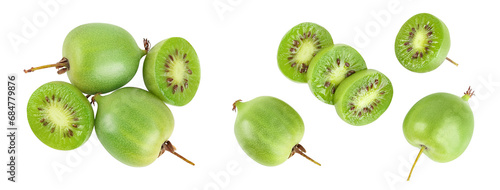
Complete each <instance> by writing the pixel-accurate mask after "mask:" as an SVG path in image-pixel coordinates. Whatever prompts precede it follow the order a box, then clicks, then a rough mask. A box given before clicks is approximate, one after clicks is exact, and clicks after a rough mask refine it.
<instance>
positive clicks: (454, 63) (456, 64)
mask: <svg viewBox="0 0 500 190" xmlns="http://www.w3.org/2000/svg"><path fill="white" fill-rule="evenodd" d="M446 60H448V61H449V62H451V63H453V65H455V66H457V67H458V63H456V62H455V61H453V60H451V59H450V58H448V57H446Z"/></svg>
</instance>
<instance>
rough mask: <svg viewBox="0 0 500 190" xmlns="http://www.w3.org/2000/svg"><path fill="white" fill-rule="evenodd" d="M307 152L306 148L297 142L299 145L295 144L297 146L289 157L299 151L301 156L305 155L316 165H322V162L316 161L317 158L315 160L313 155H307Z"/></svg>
mask: <svg viewBox="0 0 500 190" xmlns="http://www.w3.org/2000/svg"><path fill="white" fill-rule="evenodd" d="M305 152H306V149H305V148H304V147H303V146H302V145H300V144H297V145H295V146H294V147H293V148H292V152H291V153H290V156H289V157H288V158H290V157H292V156H293V155H294V154H295V153H297V154H300V155H301V156H303V157H304V158H306V159H308V160H309V161H311V162H313V163H315V164H316V165H318V166H321V164H320V163H318V162H316V161H315V160H313V159H312V158H311V157H309V156H307V155H306V154H305Z"/></svg>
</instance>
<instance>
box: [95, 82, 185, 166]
mask: <svg viewBox="0 0 500 190" xmlns="http://www.w3.org/2000/svg"><path fill="white" fill-rule="evenodd" d="M94 99H95V101H96V102H97V104H98V109H97V114H96V118H95V130H96V134H97V138H99V141H100V142H101V144H102V145H103V146H104V148H106V150H107V151H108V152H109V153H110V154H111V155H112V156H113V157H114V158H116V159H117V160H119V161H120V162H122V163H124V164H126V165H129V166H134V167H143V166H147V165H149V164H151V163H153V161H155V160H156V158H158V157H159V156H160V155H162V154H163V152H165V151H169V152H171V153H173V154H175V155H177V156H180V155H178V154H177V153H176V152H175V147H173V146H172V144H171V143H170V141H168V138H169V137H170V135H172V132H173V130H174V117H173V115H172V112H171V111H170V109H169V108H168V107H167V105H165V103H163V101H161V100H160V99H158V98H157V97H156V96H155V95H153V94H151V93H149V92H147V91H145V90H142V89H139V88H135V87H125V88H121V89H118V90H116V91H114V92H113V93H111V94H109V95H106V96H101V95H100V94H97V95H95V96H94ZM180 157H181V156H180ZM181 158H182V159H184V158H183V157H181ZM184 160H185V159H184ZM186 161H187V160H186ZM187 162H189V161H187ZM189 163H190V164H192V162H189ZM193 165H194V164H193Z"/></svg>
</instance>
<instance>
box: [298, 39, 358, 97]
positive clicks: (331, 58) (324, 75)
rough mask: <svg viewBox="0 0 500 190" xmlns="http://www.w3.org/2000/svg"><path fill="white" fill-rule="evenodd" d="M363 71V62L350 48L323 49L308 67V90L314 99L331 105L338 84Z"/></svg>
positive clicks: (343, 45)
mask: <svg viewBox="0 0 500 190" xmlns="http://www.w3.org/2000/svg"><path fill="white" fill-rule="evenodd" d="M365 69H366V63H365V60H364V59H363V57H361V55H360V54H359V53H358V51H356V50H355V49H354V48H352V47H351V46H348V45H345V44H336V45H334V46H330V47H327V48H324V49H323V50H321V51H320V52H319V53H318V54H317V55H316V56H315V57H314V58H313V59H312V60H311V64H310V65H309V71H308V72H307V78H308V79H309V80H308V83H309V88H310V89H311V92H312V93H313V94H314V96H316V98H318V99H319V100H321V101H323V102H325V103H327V104H332V105H333V94H334V93H335V90H336V89H337V87H338V85H339V84H340V82H342V81H343V80H344V79H345V78H347V77H349V76H351V75H352V74H354V73H356V72H357V71H361V70H365Z"/></svg>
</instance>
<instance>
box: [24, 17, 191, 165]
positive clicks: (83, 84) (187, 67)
mask: <svg viewBox="0 0 500 190" xmlns="http://www.w3.org/2000/svg"><path fill="white" fill-rule="evenodd" d="M144 46H145V50H141V49H140V48H139V47H138V46H137V44H136V43H135V40H134V39H133V38H132V36H131V35H130V34H129V33H128V32H127V31H126V30H124V29H123V28H121V27H118V26H115V25H111V24H105V23H90V24H84V25H80V26H78V27H76V28H75V29H73V30H72V31H71V32H70V33H69V34H68V35H67V36H66V39H65V41H64V45H63V58H62V59H61V61H60V62H58V63H56V64H52V65H46V66H41V67H36V68H31V69H28V70H25V72H26V73H27V72H33V71H35V70H38V69H43V68H48V67H55V68H56V69H58V74H63V73H68V78H69V79H70V81H71V84H69V83H66V82H61V81H54V82H49V83H46V84H44V85H42V86H40V87H39V88H38V89H37V90H35V92H34V93H33V94H32V95H31V97H30V100H29V102H28V106H27V116H28V122H29V124H30V127H31V129H32V131H33V132H34V134H35V135H36V136H37V138H38V139H39V140H40V141H42V142H43V143H44V144H46V145H48V146H50V147H52V148H54V149H58V150H71V149H75V148H77V147H79V146H81V145H82V144H83V143H85V142H86V141H87V140H88V138H89V137H90V135H91V133H92V130H93V128H94V124H95V127H96V132H97V133H98V137H99V140H100V141H101V143H102V144H103V145H104V146H105V148H106V149H107V150H108V152H110V153H112V152H115V153H116V151H112V150H111V149H114V150H116V149H119V148H117V143H116V142H122V141H120V140H119V139H122V140H123V138H125V137H126V136H125V135H123V134H124V133H126V132H127V131H129V132H130V131H135V132H137V131H138V130H146V129H147V128H150V129H155V130H158V131H161V133H160V134H164V135H158V134H152V133H153V132H154V131H153V132H147V131H146V132H143V133H135V134H134V135H136V136H135V137H134V138H136V139H149V140H151V138H148V137H139V136H138V135H147V134H150V135H152V136H153V137H158V138H159V139H158V141H161V143H162V144H159V145H157V146H156V145H155V147H153V148H152V149H151V150H153V152H154V150H156V149H158V151H157V152H156V153H153V154H156V155H154V156H156V157H158V154H159V153H163V152H164V151H170V152H172V153H173V152H174V150H175V148H174V147H173V146H172V145H171V144H170V143H169V144H168V145H167V143H166V140H168V137H169V136H170V134H171V132H172V130H173V116H172V114H171V113H170V110H169V109H168V107H167V106H166V105H165V104H164V102H166V103H168V104H171V105H176V106H183V105H186V104H187V103H189V102H190V101H191V100H192V98H193V97H194V95H195V93H196V91H197V89H198V85H199V82H200V65H199V60H198V56H197V54H196V52H195V50H194V48H193V47H192V46H191V45H190V44H189V42H187V41H186V40H185V39H183V38H179V37H173V38H169V39H166V40H163V41H161V42H160V43H158V44H156V45H155V46H154V47H153V48H152V49H151V51H149V41H147V40H144ZM144 55H146V59H145V61H144V68H143V76H144V83H145V84H146V87H147V88H148V90H149V92H147V91H144V90H141V89H138V88H133V87H128V88H122V89H118V88H120V87H122V86H124V85H125V84H127V83H128V82H129V81H130V80H131V79H132V78H133V77H134V75H135V73H136V72H137V69H138V67H139V62H140V59H141V58H142V57H143V56H144ZM116 89H118V90H116ZM115 90H116V91H115ZM112 91H114V92H113V93H111V94H110V95H107V96H102V95H101V94H103V93H108V92H112ZM82 92H83V93H86V94H88V96H87V97H89V96H90V95H95V96H94V98H95V100H96V102H97V103H98V104H100V103H101V102H102V103H103V106H101V105H99V109H98V110H97V117H96V118H95V120H94V112H93V109H92V107H91V105H90V102H89V101H88V100H87V98H86V97H85V96H84V95H83V93H82ZM108 96H109V97H113V98H105V97H108ZM94 98H93V100H94ZM117 100H121V102H118V103H116V101H117ZM124 100H128V102H130V104H129V103H127V102H123V101H124ZM132 102H136V103H132ZM137 102H140V103H137ZM106 105H113V106H106ZM124 106H125V107H124ZM127 106H128V107H127ZM101 107H102V108H101ZM132 108H133V109H132ZM155 108H158V109H157V110H160V111H152V110H155ZM123 110H127V113H124V112H123ZM144 113H149V114H144ZM127 114H128V115H129V116H128V117H125V116H124V115H127ZM100 116H103V117H105V118H103V117H100ZM113 118H114V119H113ZM128 120H133V121H130V122H128V123H133V122H140V125H139V124H134V125H133V126H129V127H127V126H124V125H122V124H123V123H119V122H124V123H127V122H126V121H128ZM164 120H168V122H167V121H164ZM117 122H118V123H117ZM118 125H120V126H121V127H120V129H121V130H122V131H118V130H117V131H114V132H113V133H106V132H105V131H108V132H109V129H111V128H112V127H113V126H118ZM137 127H139V128H142V129H136V128H137ZM99 134H102V135H99ZM101 137H102V138H101ZM128 137H132V136H130V135H129V136H128ZM109 142H115V143H109ZM148 142H150V141H148ZM164 142H165V144H163V143H164ZM119 144H121V145H123V144H126V143H119ZM128 145H130V143H129V144H128ZM139 145H141V146H143V147H145V146H148V143H142V144H141V143H139V144H137V145H135V146H134V147H138V146H139ZM110 146H114V147H110ZM125 149H126V150H133V147H130V146H129V147H126V148H122V149H121V150H125ZM142 150H143V151H140V150H139V149H137V151H136V152H139V153H144V152H146V151H144V150H145V148H144V149H142ZM115 153H112V155H113V156H115V158H117V159H118V157H119V156H116V155H115ZM149 153H151V152H149ZM119 154H128V155H130V154H131V153H130V152H128V153H127V152H124V151H121V152H119ZM154 156H152V155H151V154H150V155H148V158H152V157H154ZM156 157H155V158H156ZM119 160H120V161H122V162H124V163H126V164H128V165H133V166H144V165H147V164H149V163H151V162H149V161H151V159H148V160H142V161H137V160H133V161H123V160H121V159H119ZM153 160H154V159H153Z"/></svg>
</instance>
